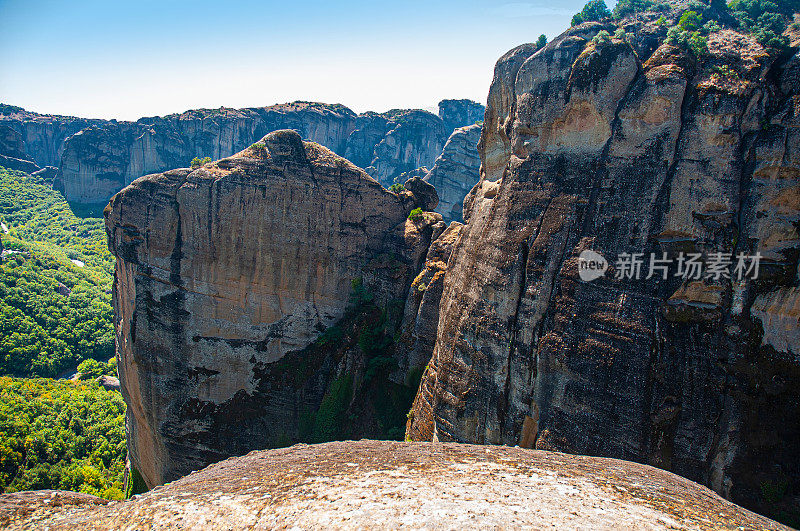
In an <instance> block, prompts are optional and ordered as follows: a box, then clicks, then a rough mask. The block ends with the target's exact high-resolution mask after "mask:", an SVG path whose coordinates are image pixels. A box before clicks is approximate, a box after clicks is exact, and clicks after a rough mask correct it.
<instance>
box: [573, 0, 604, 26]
mask: <svg viewBox="0 0 800 531" xmlns="http://www.w3.org/2000/svg"><path fill="white" fill-rule="evenodd" d="M608 18H611V11H609V9H608V6H607V5H606V3H605V2H604V1H603V0H591V2H589V3H588V4H586V5H585V6H583V9H582V10H581V12H580V13H576V14H575V16H574V17H572V25H573V26H577V25H578V24H582V23H584V22H590V21H600V20H606V19H608Z"/></svg>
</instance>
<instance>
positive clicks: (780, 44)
mask: <svg viewBox="0 0 800 531" xmlns="http://www.w3.org/2000/svg"><path fill="white" fill-rule="evenodd" d="M798 8H800V2H797V1H796V0H793V1H791V0H788V1H787V0H777V1H774V2H773V1H770V0H733V1H732V2H731V3H729V4H728V9H729V10H730V12H731V15H733V16H734V17H735V18H736V20H737V21H738V22H739V26H740V29H742V30H744V31H747V32H748V33H752V34H753V35H755V37H756V39H757V40H758V42H759V43H760V44H761V45H762V46H765V47H767V48H776V49H784V48H786V47H787V46H788V45H789V38H788V37H787V36H785V35H782V33H783V32H784V31H785V30H786V27H787V24H788V21H787V18H788V17H791V16H792V14H793V13H794V12H795V11H796V10H797V9H798Z"/></svg>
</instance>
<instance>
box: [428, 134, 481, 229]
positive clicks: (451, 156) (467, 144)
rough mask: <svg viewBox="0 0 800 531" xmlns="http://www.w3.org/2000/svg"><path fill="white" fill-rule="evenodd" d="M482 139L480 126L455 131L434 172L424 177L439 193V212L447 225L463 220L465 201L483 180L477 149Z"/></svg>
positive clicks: (437, 161) (438, 159)
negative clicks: (481, 178) (480, 173)
mask: <svg viewBox="0 0 800 531" xmlns="http://www.w3.org/2000/svg"><path fill="white" fill-rule="evenodd" d="M480 136H481V126H480V125H471V126H468V127H463V128H461V129H456V130H455V131H454V132H453V134H452V135H450V138H449V139H448V140H447V144H445V146H444V150H443V151H442V154H441V155H439V158H437V159H436V162H435V163H434V165H433V169H431V171H430V173H428V175H426V176H425V180H426V181H427V182H429V183H430V184H431V185H433V186H434V187H435V188H436V191H437V192H438V193H439V206H438V207H436V211H437V212H439V213H440V214H441V215H442V216H443V217H444V220H445V222H447V223H449V222H451V221H459V222H461V221H464V217H463V209H464V198H465V197H467V194H469V192H470V190H472V187H473V186H475V185H476V184H477V183H478V181H479V180H480V175H479V171H480V167H481V159H480V157H479V156H478V148H477V146H478V140H480Z"/></svg>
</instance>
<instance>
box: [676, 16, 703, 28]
mask: <svg viewBox="0 0 800 531" xmlns="http://www.w3.org/2000/svg"><path fill="white" fill-rule="evenodd" d="M702 22H703V17H701V16H700V15H699V14H698V13H697V12H696V11H686V12H685V13H684V14H683V15H681V18H680V20H679V21H678V27H680V28H681V29H682V30H683V31H695V30H698V29H700V25H701V24H702Z"/></svg>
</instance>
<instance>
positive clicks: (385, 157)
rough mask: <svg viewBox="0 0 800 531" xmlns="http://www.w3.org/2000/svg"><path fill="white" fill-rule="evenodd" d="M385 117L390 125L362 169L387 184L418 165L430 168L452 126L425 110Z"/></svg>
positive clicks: (394, 113) (403, 111)
mask: <svg viewBox="0 0 800 531" xmlns="http://www.w3.org/2000/svg"><path fill="white" fill-rule="evenodd" d="M384 116H385V117H386V118H387V119H388V120H389V121H390V123H391V127H390V128H389V129H388V131H387V133H386V135H385V136H384V137H383V138H382V139H381V141H380V142H379V143H378V144H377V145H376V146H375V153H374V158H373V159H372V162H370V165H369V166H368V167H366V168H365V170H366V172H367V173H369V174H370V175H372V177H374V178H375V180H377V181H378V182H380V183H381V184H383V185H384V186H390V185H391V184H393V183H394V178H395V177H397V176H399V175H401V174H403V173H406V172H409V171H412V170H414V169H416V168H419V167H420V166H427V167H431V165H433V162H434V161H435V160H436V157H438V156H439V154H440V153H441V152H442V148H444V144H445V142H446V141H447V137H448V136H449V135H450V133H451V132H452V129H447V128H446V127H445V125H444V123H443V122H442V120H441V119H440V118H439V117H438V116H436V115H435V114H431V113H429V112H427V111H419V110H412V111H405V110H398V111H389V112H387V113H385V114H384Z"/></svg>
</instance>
